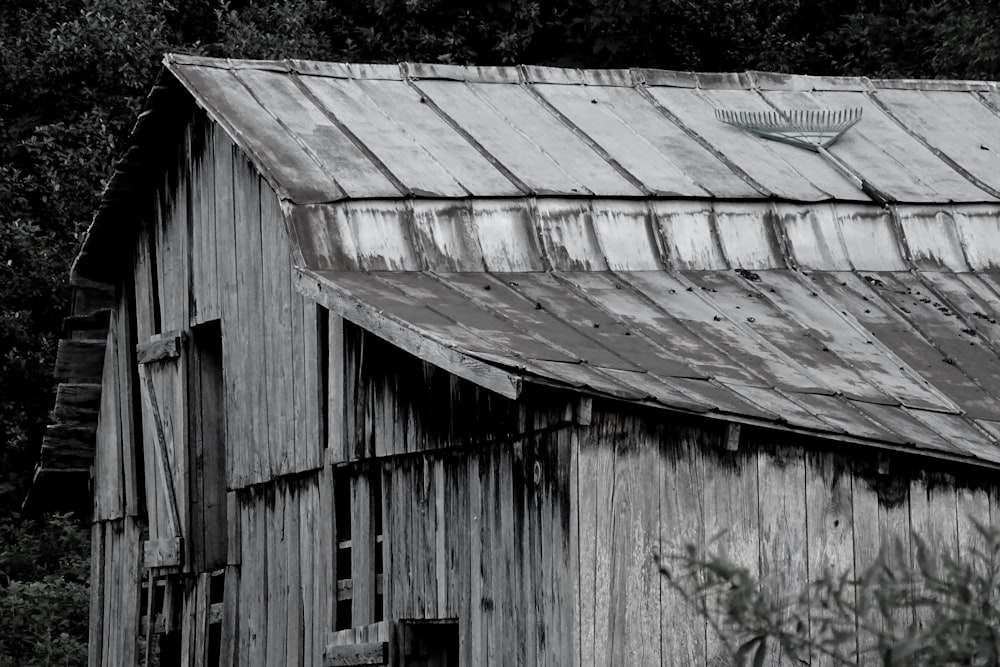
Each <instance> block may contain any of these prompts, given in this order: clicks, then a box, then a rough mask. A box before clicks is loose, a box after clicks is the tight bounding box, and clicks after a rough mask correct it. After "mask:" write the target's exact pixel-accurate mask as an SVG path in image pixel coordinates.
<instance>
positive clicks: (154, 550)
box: [142, 537, 184, 567]
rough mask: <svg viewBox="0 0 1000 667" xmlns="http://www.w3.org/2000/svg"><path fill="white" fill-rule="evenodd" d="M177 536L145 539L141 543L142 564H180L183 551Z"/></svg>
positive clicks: (167, 565) (154, 565)
mask: <svg viewBox="0 0 1000 667" xmlns="http://www.w3.org/2000/svg"><path fill="white" fill-rule="evenodd" d="M182 547H183V541H182V539H181V538H179V537H173V538H169V539H165V540H146V541H145V542H143V543H142V564H143V565H144V566H145V567H170V566H172V565H180V564H181V554H182V553H184V551H183V549H182Z"/></svg>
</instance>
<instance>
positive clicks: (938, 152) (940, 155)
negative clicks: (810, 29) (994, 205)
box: [866, 90, 1000, 199]
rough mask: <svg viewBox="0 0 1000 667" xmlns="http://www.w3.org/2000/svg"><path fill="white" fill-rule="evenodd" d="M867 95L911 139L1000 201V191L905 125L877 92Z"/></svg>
mask: <svg viewBox="0 0 1000 667" xmlns="http://www.w3.org/2000/svg"><path fill="white" fill-rule="evenodd" d="M866 95H867V97H868V99H870V100H871V101H872V103H873V104H875V106H877V107H878V108H879V109H881V110H882V112H883V113H884V114H885V115H886V116H887V117H888V118H889V119H891V120H892V121H893V122H894V123H896V125H898V126H899V127H900V128H902V130H903V131H904V132H906V133H907V134H908V135H910V136H911V137H913V138H914V139H916V140H917V141H918V142H920V144H921V145H922V146H923V147H924V148H926V149H927V150H929V151H930V152H931V153H933V154H934V155H935V156H937V158H938V159H939V160H941V161H942V162H944V163H945V164H946V165H948V166H949V167H951V169H952V170H954V171H955V172H957V173H958V174H959V175H960V176H962V177H963V178H964V179H965V180H967V181H969V182H970V183H972V184H973V185H975V186H976V187H977V188H979V189H980V190H982V191H983V192H986V193H987V194H990V195H992V196H994V197H996V198H998V199H1000V189H997V188H993V187H991V186H990V185H989V184H988V183H985V182H984V181H982V180H980V178H979V177H978V176H975V175H974V174H972V173H971V172H969V171H968V170H967V169H966V168H965V167H963V166H962V165H960V164H958V163H957V162H955V160H953V159H952V158H951V157H950V156H948V155H947V154H945V153H944V152H943V151H941V150H940V149H938V148H937V147H935V146H934V145H932V144H931V142H930V141H929V140H928V139H927V138H926V137H924V136H923V134H921V133H920V132H917V131H916V129H915V128H912V127H909V126H907V124H906V123H904V122H903V121H902V119H901V118H899V116H898V115H896V113H895V112H894V111H893V110H892V109H891V108H890V107H889V105H888V104H887V103H886V102H884V101H883V100H881V99H879V97H878V91H877V90H875V91H872V92H870V93H866ZM976 97H977V98H978V96H976Z"/></svg>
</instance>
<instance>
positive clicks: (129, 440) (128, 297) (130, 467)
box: [114, 287, 142, 516]
mask: <svg viewBox="0 0 1000 667" xmlns="http://www.w3.org/2000/svg"><path fill="white" fill-rule="evenodd" d="M133 300H134V295H133V293H132V289H131V288H130V287H126V288H124V289H123V290H122V293H121V295H120V298H119V301H118V311H117V314H116V316H115V318H114V323H115V325H116V327H117V333H118V340H117V342H116V350H117V370H118V415H119V418H120V420H121V442H122V471H123V474H124V495H125V513H126V514H127V515H128V516H138V515H139V513H140V510H141V508H142V502H141V501H140V499H139V481H138V474H139V470H138V464H137V459H136V457H137V448H138V446H139V441H138V439H137V437H136V423H135V418H136V414H138V413H137V410H138V407H139V406H137V405H135V400H134V398H133V397H134V395H135V391H134V385H133V377H134V371H133V369H134V368H135V364H136V362H135V353H134V352H133V347H132V343H133V341H134V340H135V332H134V331H133V328H134V327H133V325H132V317H131V310H132V302H133Z"/></svg>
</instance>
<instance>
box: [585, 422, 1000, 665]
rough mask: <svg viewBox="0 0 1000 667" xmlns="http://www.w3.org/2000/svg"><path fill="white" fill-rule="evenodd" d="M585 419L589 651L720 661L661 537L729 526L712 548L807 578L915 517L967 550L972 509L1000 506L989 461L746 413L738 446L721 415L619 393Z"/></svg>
mask: <svg viewBox="0 0 1000 667" xmlns="http://www.w3.org/2000/svg"><path fill="white" fill-rule="evenodd" d="M577 428H579V429H580V435H579V451H578V452H577V456H578V470H579V473H578V474H579V478H578V480H577V484H576V488H577V489H578V495H577V497H576V499H575V501H574V502H576V503H578V504H579V544H580V551H579V580H578V581H579V598H578V609H577V613H578V614H579V619H580V624H579V632H580V650H581V661H580V664H582V665H623V664H634V665H640V664H641V665H678V666H680V665H684V666H687V665H692V664H706V661H707V664H713V662H712V660H713V657H715V656H716V655H717V653H718V651H719V645H718V640H717V639H716V638H715V637H714V636H713V633H712V632H710V631H709V630H708V629H707V627H706V623H705V622H704V621H703V619H701V618H700V617H698V616H697V615H696V614H695V613H694V612H693V611H692V610H691V609H690V608H689V607H688V606H687V605H686V604H685V603H684V601H683V600H681V599H680V598H679V596H678V595H677V594H676V593H675V592H674V591H673V590H672V589H671V588H670V587H669V586H668V585H667V584H666V583H665V582H664V580H662V579H661V578H660V576H659V574H658V571H657V568H656V565H655V563H654V561H653V554H654V552H655V551H656V550H661V551H662V552H664V553H670V552H672V551H679V550H681V549H683V547H684V545H686V544H696V545H703V544H706V541H707V540H711V539H713V538H715V537H716V536H718V535H719V534H720V533H722V532H723V531H725V532H724V533H723V534H722V536H721V538H718V539H717V541H716V542H715V543H714V546H713V547H712V549H713V550H715V549H718V550H725V551H726V552H727V553H728V554H729V556H730V557H731V558H732V559H733V560H735V561H736V562H739V563H741V564H742V565H744V566H745V567H748V568H749V569H750V571H751V573H753V574H759V575H760V576H762V577H763V578H764V581H765V582H766V585H768V586H771V587H776V586H779V585H780V586H783V587H786V589H787V590H792V591H798V590H800V589H801V588H803V587H804V586H805V585H806V584H807V583H808V582H809V581H810V580H813V579H815V578H818V577H819V576H821V575H822V573H823V572H824V570H825V569H826V568H833V570H834V571H836V572H848V573H852V572H854V571H855V568H858V571H860V570H861V569H862V568H864V567H865V566H867V565H868V564H870V563H872V562H873V561H874V559H875V558H876V556H877V554H878V551H879V547H880V545H881V544H882V542H883V541H886V540H892V539H894V538H897V537H899V538H902V539H903V540H905V541H906V543H909V535H910V531H911V530H912V531H915V532H916V533H918V534H919V535H921V536H922V537H923V538H924V539H925V540H926V541H927V542H928V544H930V545H931V546H932V548H935V549H950V550H953V551H954V550H958V552H959V553H964V552H967V551H968V549H970V548H971V547H972V546H973V545H974V544H975V542H976V540H977V537H976V536H977V533H975V531H973V530H972V529H971V524H970V518H969V515H971V516H972V517H973V518H975V519H977V520H979V521H982V522H989V521H990V520H991V517H992V519H993V521H994V523H996V522H997V521H998V517H1000V497H998V495H997V487H996V486H995V485H990V484H988V482H987V479H986V477H985V476H984V475H982V474H981V473H977V472H976V471H975V470H974V469H964V470H963V469H958V468H954V469H952V466H949V465H946V464H942V463H941V462H933V461H931V462H928V461H926V460H924V461H922V462H921V461H920V460H919V459H917V458H916V457H913V456H907V455H903V454H895V453H894V454H891V455H889V454H878V453H876V452H875V451H874V450H871V449H863V448H858V447H851V446H846V445H831V444H830V443H825V444H824V443H823V442H821V441H818V440H811V439H806V438H803V437H798V436H794V435H790V434H781V433H776V432H774V431H765V430H759V429H749V428H747V427H744V428H743V437H742V439H741V442H740V444H739V449H738V450H737V451H729V450H727V449H726V442H727V438H726V429H725V426H724V425H720V424H719V423H715V422H710V421H707V420H696V419H693V418H691V419H678V418H674V419H667V418H665V415H664V414H663V413H659V412H656V413H654V412H649V413H635V412H627V413H626V412H616V411H612V408H610V407H609V409H608V411H599V412H597V411H595V413H594V417H593V424H592V426H590V427H577ZM880 469H881V470H880ZM959 480H962V481H959ZM911 551H912V549H911ZM911 557H912V556H911ZM913 620H914V619H913V618H911V617H906V618H900V619H898V621H899V622H900V623H902V624H907V625H908V624H909V623H910V622H912V621H913ZM916 620H918V621H919V619H916ZM804 658H805V659H808V657H807V656H804ZM816 658H817V657H816V656H814V657H813V659H814V660H816ZM766 662H767V664H785V662H780V661H779V660H778V659H777V657H776V656H774V655H772V657H771V658H770V659H768V660H767V661H766ZM786 662H787V661H786ZM817 664H825V663H822V662H821V661H820V662H818V663H817Z"/></svg>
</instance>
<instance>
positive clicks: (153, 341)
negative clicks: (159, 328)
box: [135, 331, 184, 364]
mask: <svg viewBox="0 0 1000 667" xmlns="http://www.w3.org/2000/svg"><path fill="white" fill-rule="evenodd" d="M183 336H184V333H183V332H181V331H172V332H170V333H164V334H156V335H155V336H153V337H151V338H150V339H149V340H147V341H146V342H144V343H138V344H137V345H136V346H135V358H136V362H137V363H140V364H151V363H153V362H155V361H164V360H167V359H177V358H178V357H180V356H181V346H182V345H183Z"/></svg>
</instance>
